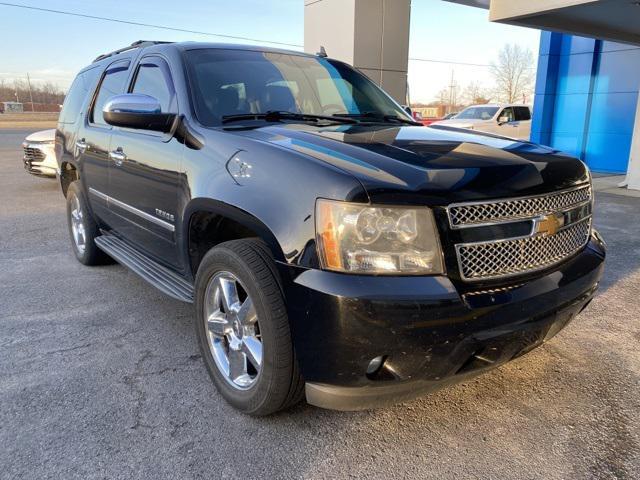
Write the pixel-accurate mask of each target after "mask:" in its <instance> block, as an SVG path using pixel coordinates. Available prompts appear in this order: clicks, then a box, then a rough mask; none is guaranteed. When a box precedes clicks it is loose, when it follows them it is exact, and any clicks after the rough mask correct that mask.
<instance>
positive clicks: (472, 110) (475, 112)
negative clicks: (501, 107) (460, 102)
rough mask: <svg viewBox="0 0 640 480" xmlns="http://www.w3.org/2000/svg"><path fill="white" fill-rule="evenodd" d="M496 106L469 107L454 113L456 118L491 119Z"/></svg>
mask: <svg viewBox="0 0 640 480" xmlns="http://www.w3.org/2000/svg"><path fill="white" fill-rule="evenodd" d="M497 112H498V107H469V108H466V109H464V110H463V111H462V112H460V113H459V114H457V115H456V120H459V119H464V120H491V119H492V118H493V117H494V115H495V114H496V113H497Z"/></svg>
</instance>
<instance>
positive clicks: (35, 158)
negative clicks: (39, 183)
mask: <svg viewBox="0 0 640 480" xmlns="http://www.w3.org/2000/svg"><path fill="white" fill-rule="evenodd" d="M22 149H23V156H22V163H23V165H24V169H25V170H26V171H27V172H29V173H31V174H33V175H38V176H43V177H55V176H56V172H57V171H58V164H57V162H56V155H55V150H54V145H53V144H52V143H38V142H24V143H23V144H22Z"/></svg>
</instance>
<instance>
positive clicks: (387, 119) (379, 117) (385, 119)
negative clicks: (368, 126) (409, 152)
mask: <svg viewBox="0 0 640 480" xmlns="http://www.w3.org/2000/svg"><path fill="white" fill-rule="evenodd" d="M333 116H334V117H339V118H370V119H372V120H373V121H375V122H382V123H391V122H394V123H404V124H406V125H420V126H422V124H421V123H419V122H415V121H413V120H408V119H406V118H402V117H399V116H397V115H385V114H382V113H378V112H363V113H334V114H333Z"/></svg>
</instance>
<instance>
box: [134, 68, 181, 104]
mask: <svg viewBox="0 0 640 480" xmlns="http://www.w3.org/2000/svg"><path fill="white" fill-rule="evenodd" d="M131 91H132V93H143V94H145V95H150V96H152V97H153V98H155V99H156V100H158V101H159V102H160V108H161V109H162V112H163V113H175V110H176V109H175V106H174V105H173V102H174V97H175V95H174V92H175V90H174V88H173V82H172V80H171V74H170V73H169V67H168V66H167V64H166V63H165V62H164V61H163V60H161V59H159V58H154V59H143V60H142V62H141V63H140V66H139V67H138V73H137V74H136V79H135V83H134V85H133V90H131Z"/></svg>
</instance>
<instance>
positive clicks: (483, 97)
mask: <svg viewBox="0 0 640 480" xmlns="http://www.w3.org/2000/svg"><path fill="white" fill-rule="evenodd" d="M462 98H463V100H464V102H465V103H467V104H469V105H481V104H485V103H489V102H490V101H491V95H490V93H489V92H488V90H487V89H486V88H484V87H483V86H482V85H481V84H480V82H471V83H470V84H469V85H467V86H466V88H465V89H464V92H463V94H462Z"/></svg>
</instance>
